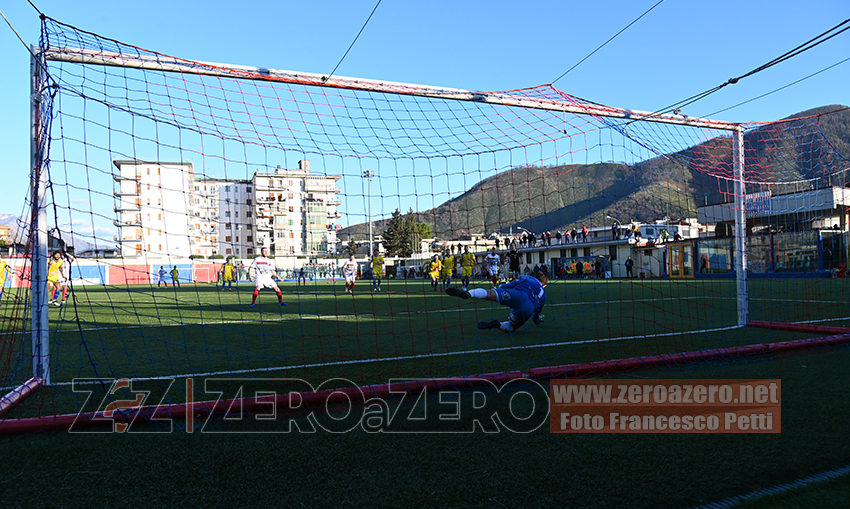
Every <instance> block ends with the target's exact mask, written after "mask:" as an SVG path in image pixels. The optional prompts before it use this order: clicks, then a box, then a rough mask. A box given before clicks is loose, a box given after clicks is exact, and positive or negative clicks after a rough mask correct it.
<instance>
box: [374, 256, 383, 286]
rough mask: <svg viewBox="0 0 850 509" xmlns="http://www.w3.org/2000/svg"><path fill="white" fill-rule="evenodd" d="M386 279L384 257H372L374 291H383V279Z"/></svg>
mask: <svg viewBox="0 0 850 509" xmlns="http://www.w3.org/2000/svg"><path fill="white" fill-rule="evenodd" d="M383 278H384V257H383V256H381V255H380V254H376V255H375V256H373V257H372V291H373V292H380V291H381V279H383Z"/></svg>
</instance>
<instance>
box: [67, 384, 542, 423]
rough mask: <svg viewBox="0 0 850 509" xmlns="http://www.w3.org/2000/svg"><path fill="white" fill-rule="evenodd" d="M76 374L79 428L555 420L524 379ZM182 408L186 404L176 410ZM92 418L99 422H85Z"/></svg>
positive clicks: (538, 389) (536, 388)
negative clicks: (363, 382)
mask: <svg viewBox="0 0 850 509" xmlns="http://www.w3.org/2000/svg"><path fill="white" fill-rule="evenodd" d="M78 382H79V383H75V384H73V386H72V388H73V390H74V392H78V393H84V394H85V395H86V396H85V403H84V405H85V408H86V410H88V412H85V413H84V412H82V411H81V412H80V416H81V417H78V419H77V422H75V424H74V425H73V426H72V428H71V431H76V432H80V431H96V432H104V431H106V432H118V433H128V432H147V433H152V432H153V433H155V432H171V431H173V430H174V429H182V430H185V431H186V432H190V433H191V432H195V431H197V432H204V433H316V432H327V433H347V432H352V431H357V430H362V431H365V432H368V433H499V432H510V433H530V432H532V431H535V430H537V429H540V427H541V426H543V425H544V424H546V423H547V422H548V419H549V390H548V388H547V387H544V386H543V385H541V384H540V383H539V382H537V381H535V380H530V379H526V378H516V379H511V380H508V381H504V382H502V381H499V382H496V381H493V380H491V379H488V378H466V377H464V378H458V379H448V380H446V379H443V380H433V381H421V380H407V379H393V380H390V381H388V382H387V383H386V384H379V385H371V386H366V387H363V386H360V385H358V384H356V383H354V382H353V381H351V380H348V379H345V378H333V379H329V380H325V381H324V382H322V383H321V384H319V385H317V386H314V385H313V384H311V383H310V382H308V381H306V380H302V379H297V378H220V377H208V378H204V379H203V382H202V383H196V382H199V380H195V379H192V378H184V379H173V380H171V379H169V380H165V381H163V380H158V381H157V382H156V383H155V384H154V383H151V382H141V381H134V380H128V379H117V380H115V379H85V380H80V381H78ZM96 401H99V404H98V405H97V407H96V410H95V411H94V412H92V411H91V408H92V405H93V404H95V402H96ZM184 405H185V407H184ZM175 407H179V408H181V409H184V410H185V409H189V410H188V411H184V412H181V413H180V415H181V417H179V418H177V417H174V418H171V417H169V415H170V412H169V411H168V410H169V409H173V408H175ZM199 410H202V411H199ZM82 416H87V417H85V418H83V417H82ZM152 421H153V422H154V425H151V424H152ZM91 423H100V424H102V426H99V427H98V428H97V429H96V430H95V429H91V428H89V427H88V426H82V425H81V424H91ZM104 424H106V425H108V424H111V426H104ZM106 428H109V429H108V430H107V429H106Z"/></svg>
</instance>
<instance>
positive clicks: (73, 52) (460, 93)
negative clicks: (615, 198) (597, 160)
mask: <svg viewBox="0 0 850 509" xmlns="http://www.w3.org/2000/svg"><path fill="white" fill-rule="evenodd" d="M42 54H43V56H44V58H45V59H46V60H51V61H58V62H71V63H79V64H89V65H103V66H110V67H129V68H136V69H145V70H155V71H162V72H175V73H187V74H199V75H206V76H217V77H227V78H235V79H252V80H261V81H263V80H264V81H275V82H281V83H290V84H300V85H307V86H319V87H330V88H340V89H351V90H362V91H368V92H381V93H391V94H399V95H412V96H422V97H431V98H437V99H452V100H458V101H472V102H483V103H488V104H494V105H501V106H511V107H518V108H531V109H540V110H549V111H560V112H565V113H574V114H579V115H592V116H600V117H610V118H619V119H625V120H635V121H645V122H657V123H662V124H676V125H686V126H691V127H705V128H711V129H719V130H726V131H736V130H738V129H740V124H737V123H733V122H726V121H720V120H712V119H706V118H694V117H685V116H682V115H666V114H657V113H651V112H647V111H640V110H627V109H621V108H613V107H609V106H603V105H597V104H592V103H584V102H582V103H579V102H578V101H558V100H555V99H549V98H540V97H519V96H516V95H511V94H509V93H506V92H476V91H471V90H464V89H459V88H450V87H437V86H431V85H419V84H414V83H403V82H395V81H383V80H374V79H365V78H352V77H347V76H327V75H323V74H318V73H310V72H300V71H287V70H281V69H269V68H263V67H251V66H244V65H230V64H221V63H214V62H203V61H195V60H185V59H181V58H176V57H169V56H165V55H156V56H150V55H137V56H127V55H123V54H118V53H114V52H109V51H95V50H86V49H78V48H45V49H44V50H43V53H42Z"/></svg>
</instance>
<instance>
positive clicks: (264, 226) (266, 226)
mask: <svg viewBox="0 0 850 509" xmlns="http://www.w3.org/2000/svg"><path fill="white" fill-rule="evenodd" d="M257 229H258V230H273V229H274V227H273V226H272V225H270V224H263V223H258V224H257Z"/></svg>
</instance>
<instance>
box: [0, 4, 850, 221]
mask: <svg viewBox="0 0 850 509" xmlns="http://www.w3.org/2000/svg"><path fill="white" fill-rule="evenodd" d="M35 3H36V5H38V7H39V8H40V9H41V10H42V11H44V12H45V13H47V14H48V15H50V16H51V17H53V18H56V19H58V20H60V21H63V22H66V23H69V24H72V25H75V26H77V27H79V28H82V29H85V30H89V31H93V32H96V33H98V34H100V35H103V36H106V37H111V38H115V39H118V40H120V41H122V42H127V43H130V44H134V45H137V46H140V47H143V48H147V49H152V50H156V51H161V52H163V53H167V54H171V55H175V56H181V57H184V58H189V59H197V60H207V61H215V62H222V63H233V64H244V65H257V66H263V67H273V68H280V69H289V70H300V71H309V72H319V73H327V72H330V70H331V69H333V67H334V65H335V64H336V63H337V61H338V60H339V58H340V57H341V56H342V53H343V52H344V51H345V49H346V48H347V47H348V45H349V43H350V42H351V40H352V38H353V37H354V36H355V34H356V33H357V31H358V30H359V28H360V26H361V25H362V23H363V21H364V20H365V19H366V17H367V16H368V14H369V12H370V11H371V9H372V7H373V6H374V1H372V0H369V1H359V0H349V1H325V2H323V1H315V2H303V1H299V2H290V1H278V2H272V1H269V2H261V1H251V0H243V1H242V2H232V1H228V2H224V1H205V2H194V1H184V2H175V1H173V0H172V1H169V2H165V1H160V0H149V1H147V2H145V3H144V4H139V3H137V2H114V1H93V0H92V1H86V0H80V1H76V2H68V1H65V0H38V1H36V2H35ZM653 3H655V2H654V1H634V0H632V1H610V2H567V1H539V2H534V3H531V4H527V3H521V2H516V1H492V2H486V3H482V2H448V1H431V2H411V1H400V0H384V1H383V3H382V4H381V5H380V7H379V8H378V10H377V12H376V13H375V15H374V16H373V18H372V20H371V22H370V23H369V25H368V26H367V27H366V30H365V31H364V33H363V34H362V36H361V37H360V39H359V40H358V42H357V44H356V45H355V46H354V48H353V49H352V51H351V52H350V53H349V55H348V57H347V58H346V60H345V61H344V62H343V64H342V65H341V66H340V68H339V70H338V71H337V74H340V75H346V76H355V77H364V78H375V79H384V80H392V81H403V82H412V83H421V84H429V85H441V86H447V87H456V88H465V89H471V90H504V89H514V88H521V87H527V86H534V85H539V84H545V83H550V82H551V81H552V80H554V79H555V78H556V77H558V76H559V75H560V74H561V73H562V72H563V71H565V70H566V69H568V68H569V67H571V66H572V65H573V64H575V63H576V62H578V61H579V60H580V59H581V58H583V57H584V56H585V55H586V54H587V53H589V52H590V51H592V50H593V49H594V48H595V47H596V46H597V45H599V44H601V43H602V42H604V41H605V40H606V39H607V38H608V37H610V36H611V35H613V34H614V33H616V32H617V31H618V30H620V29H621V28H622V27H623V26H625V25H626V24H627V23H629V22H630V21H632V20H633V19H634V18H635V17H637V16H638V15H640V14H641V13H642V12H643V11H644V10H646V9H647V8H648V7H649V6H651V5H652V4H653ZM142 5H143V7H142ZM0 9H1V10H2V11H3V12H4V14H6V16H7V17H8V18H9V20H10V21H11V22H12V23H13V24H14V26H15V27H16V28H17V29H18V31H19V32H20V33H21V35H22V36H23V38H24V39H25V40H26V41H27V43H36V42H37V40H38V30H39V20H38V17H37V15H36V13H35V12H34V11H33V10H32V8H31V7H30V6H29V5H28V4H27V2H25V1H24V0H2V1H0ZM848 17H850V2H847V1H846V0H813V1H808V2H799V1H784V0H774V1H762V0H753V1H746V2H741V1H740V0H717V1H712V2H694V1H689V0H666V1H665V2H664V3H662V4H661V5H659V6H658V7H656V8H655V10H653V11H652V12H651V13H650V14H648V15H647V16H646V17H644V18H643V19H641V20H640V21H639V22H637V23H636V24H635V25H634V26H632V27H631V28H630V29H629V30H627V31H626V32H625V33H623V34H622V35H621V36H619V37H618V38H617V39H615V40H614V41H613V42H612V43H610V44H609V45H608V46H606V47H605V48H603V49H602V50H600V51H599V52H598V53H596V54H595V55H594V56H593V57H591V58H590V59H589V60H587V61H586V62H584V63H583V64H582V65H581V66H579V67H578V68H576V69H575V70H573V71H572V72H571V73H570V74H568V75H567V76H566V77H564V78H562V79H561V80H560V81H559V82H558V83H557V84H556V86H557V87H558V88H559V89H561V90H563V91H565V92H568V93H570V94H573V95H576V96H579V97H582V98H585V99H588V100H591V101H594V102H599V103H604V104H609V105H613V106H618V107H623V108H631V109H639V110H654V109H656V108H661V107H664V106H667V105H668V104H670V103H673V102H675V101H678V100H680V99H683V98H685V97H688V96H691V95H693V94H695V93H698V92H701V91H703V90H705V89H707V88H710V87H712V86H714V85H718V84H720V83H721V82H723V81H725V80H726V79H728V78H730V77H732V76H736V75H740V74H743V73H745V72H747V71H749V70H750V69H752V68H754V67H756V66H758V65H760V64H762V63H764V62H767V61H769V60H771V59H772V58H774V57H776V56H779V55H780V54H782V53H784V52H785V51H788V50H790V49H792V48H793V47H795V46H797V45H798V44H800V43H802V42H804V41H806V40H808V39H810V38H811V37H813V36H815V35H817V34H819V33H821V32H822V31H824V30H826V29H828V28H830V27H832V26H833V25H835V24H837V23H838V22H840V21H842V20H843V19H845V18H848ZM848 57H850V31H848V32H845V33H844V34H841V35H840V36H838V37H836V38H834V39H832V40H830V41H828V42H826V43H824V44H822V45H821V46H818V47H817V48H815V49H813V50H811V51H809V52H807V53H804V54H803V55H800V56H798V57H795V58H794V59H792V60H790V61H788V62H786V63H783V64H780V65H778V66H775V67H773V68H771V69H769V70H767V71H765V72H763V73H760V74H758V75H755V76H753V77H750V78H748V79H746V80H743V81H742V82H740V83H739V84H737V85H734V86H730V87H726V89H724V90H722V91H721V92H719V93H717V94H715V95H713V96H711V97H709V98H707V99H705V100H703V101H701V102H699V103H697V104H695V105H693V106H690V107H688V108H686V109H685V113H687V114H689V115H691V116H702V115H706V114H709V113H712V112H714V111H717V110H720V109H722V108H726V107H728V106H731V105H733V104H736V103H738V102H741V101H744V100H747V99H750V98H752V97H755V96H758V95H760V94H763V93H765V92H768V91H770V90H772V89H775V88H778V87H780V86H783V85H786V84H788V83H790V82H792V81H795V80H797V79H800V78H802V77H804V76H806V75H808V74H811V73H814V72H816V71H818V70H820V69H822V68H825V67H828V66H830V65H832V64H835V63H837V62H839V61H841V60H843V59H845V58H848ZM0 59H2V65H3V67H4V69H5V72H4V73H3V75H4V77H3V79H2V80H0V111H2V112H3V114H2V116H0V139H2V140H3V145H2V146H3V149H2V150H0V168H2V172H3V175H4V180H3V181H4V182H5V187H6V193H4V199H3V200H2V201H0V214H3V213H11V214H17V213H20V211H21V208H22V205H23V197H24V195H25V193H26V192H27V182H28V171H29V170H28V167H29V106H28V94H29V55H28V54H27V53H26V51H25V50H24V48H23V47H22V45H21V43H20V42H19V41H18V40H17V38H16V37H15V36H14V34H13V33H12V31H11V30H9V29H8V27H6V26H5V24H4V25H3V26H0ZM848 83H850V62H846V63H844V64H842V65H840V66H837V67H835V68H833V69H831V70H829V71H826V72H824V73H822V74H820V75H818V76H816V77H814V78H811V79H809V80H807V81H804V82H803V83H801V84H798V85H796V86H793V87H790V88H787V89H785V90H783V91H781V92H778V93H775V94H773V95H770V96H768V97H766V98H763V99H760V100H758V101H755V102H752V103H749V104H747V105H744V106H741V107H739V108H735V109H733V110H730V111H726V112H724V113H722V114H718V115H716V118H719V119H722V120H730V121H741V122H748V121H769V120H775V119H778V118H782V117H785V116H787V115H790V114H793V113H796V112H798V111H802V110H805V109H809V108H813V107H817V106H822V105H826V104H836V103H840V104H850V92H848V90H850V88H848Z"/></svg>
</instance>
